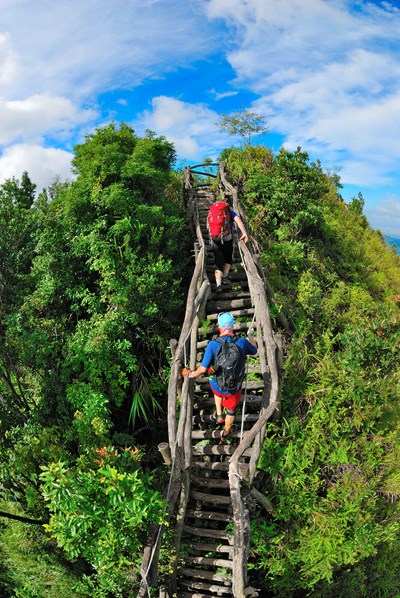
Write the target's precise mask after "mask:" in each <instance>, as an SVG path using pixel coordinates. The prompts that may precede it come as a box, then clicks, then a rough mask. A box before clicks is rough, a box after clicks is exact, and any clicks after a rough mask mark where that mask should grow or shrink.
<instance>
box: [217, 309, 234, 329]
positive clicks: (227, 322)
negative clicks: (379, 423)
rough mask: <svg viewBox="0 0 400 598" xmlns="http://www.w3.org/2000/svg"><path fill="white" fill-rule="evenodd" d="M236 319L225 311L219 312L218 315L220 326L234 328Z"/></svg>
mask: <svg viewBox="0 0 400 598" xmlns="http://www.w3.org/2000/svg"><path fill="white" fill-rule="evenodd" d="M234 323H235V320H234V318H233V316H231V314H228V312H225V313H223V314H219V316H218V326H219V327H220V328H233V325H234Z"/></svg>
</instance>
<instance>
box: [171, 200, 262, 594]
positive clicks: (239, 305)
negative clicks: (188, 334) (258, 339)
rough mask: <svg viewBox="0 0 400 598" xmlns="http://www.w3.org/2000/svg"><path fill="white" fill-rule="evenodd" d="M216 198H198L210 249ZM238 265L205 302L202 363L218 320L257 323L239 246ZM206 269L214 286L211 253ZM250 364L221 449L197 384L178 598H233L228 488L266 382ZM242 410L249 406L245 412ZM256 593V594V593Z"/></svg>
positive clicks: (202, 383) (238, 326)
mask: <svg viewBox="0 0 400 598" xmlns="http://www.w3.org/2000/svg"><path fill="white" fill-rule="evenodd" d="M213 201H215V196H214V194H213V193H211V192H207V191H204V190H201V191H198V192H197V194H196V206H197V209H198V214H199V221H200V228H201V232H202V234H203V238H204V241H205V243H206V246H207V245H208V233H207V225H206V220H207V214H208V208H209V206H210V205H211V203H212V202H213ZM234 257H235V259H234V265H233V268H232V270H231V273H230V276H229V278H228V282H227V283H225V284H223V292H222V293H221V294H215V293H214V292H211V294H210V296H209V299H208V300H207V302H206V304H205V313H204V316H205V320H206V325H205V326H203V324H202V322H199V324H198V329H197V338H198V341H197V345H196V348H197V351H196V359H197V362H200V361H201V359H202V357H203V353H204V350H205V347H206V346H207V343H208V341H209V340H210V339H211V338H213V337H215V336H217V332H218V329H217V317H218V314H219V313H221V312H224V311H229V312H230V313H231V314H232V315H233V316H234V317H235V328H234V332H235V334H239V335H240V334H242V333H245V332H246V331H247V329H248V328H249V327H250V326H256V322H255V321H253V317H254V307H253V306H252V299H251V295H250V291H249V286H248V281H247V276H246V272H245V271H244V269H243V265H242V263H241V256H240V252H239V247H238V246H237V245H236V247H235V252H234ZM206 270H207V276H208V277H209V279H210V281H212V282H211V284H212V289H213V288H214V259H213V255H212V252H211V251H210V250H209V249H208V251H207V256H206ZM251 361H252V363H251V365H248V373H251V381H247V382H246V383H245V388H244V391H243V396H242V401H241V403H240V404H239V406H238V409H237V416H236V420H235V424H234V426H235V431H234V433H233V440H232V441H231V440H229V441H228V442H229V444H228V445H227V446H225V445H221V443H220V434H221V429H222V427H223V426H219V425H215V424H213V422H212V421H211V419H210V414H211V413H212V412H213V410H214V408H215V405H214V398H213V395H212V393H211V391H210V387H209V384H208V378H197V380H196V383H195V385H194V397H193V417H192V434H191V439H192V463H191V476H190V491H189V497H188V502H187V507H186V516H185V522H184V526H183V534H182V543H181V549H180V557H179V566H178V568H177V594H176V595H177V597H178V598H187V597H189V596H190V597H192V598H193V597H196V598H210V596H224V597H228V596H233V595H234V594H233V590H232V568H233V553H234V547H233V516H232V505H231V497H230V487H229V479H228V473H229V458H230V456H231V455H233V453H234V451H235V449H236V447H237V446H238V444H239V440H240V438H241V436H242V434H243V433H244V432H245V431H246V430H248V429H250V428H251V426H252V425H253V423H254V422H255V421H257V420H258V417H259V410H260V407H261V403H262V391H263V389H264V382H263V380H262V374H261V369H260V363H259V360H258V359H257V358H252V360H251ZM243 406H244V407H245V409H244V413H242V412H243ZM251 454H252V449H247V450H246V451H245V452H244V453H243V456H242V458H241V460H240V467H239V469H240V475H242V476H244V477H245V476H246V475H247V476H248V471H249V464H248V463H249V459H250V457H251ZM254 595H255V594H254Z"/></svg>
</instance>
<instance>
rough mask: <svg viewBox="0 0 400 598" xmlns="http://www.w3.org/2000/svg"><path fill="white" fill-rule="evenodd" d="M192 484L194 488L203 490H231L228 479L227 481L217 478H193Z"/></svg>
mask: <svg viewBox="0 0 400 598" xmlns="http://www.w3.org/2000/svg"><path fill="white" fill-rule="evenodd" d="M190 481H191V484H193V485H194V486H202V487H203V488H229V480H228V478H225V479H215V478H204V477H203V478H201V477H198V476H193V475H192V477H191V479H190Z"/></svg>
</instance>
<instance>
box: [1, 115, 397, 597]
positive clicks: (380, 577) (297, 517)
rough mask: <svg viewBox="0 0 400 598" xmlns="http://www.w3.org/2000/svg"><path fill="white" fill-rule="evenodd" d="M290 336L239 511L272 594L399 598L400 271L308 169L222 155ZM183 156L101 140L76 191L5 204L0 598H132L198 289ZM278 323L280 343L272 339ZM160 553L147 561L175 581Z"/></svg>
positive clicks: (81, 154)
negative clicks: (249, 494)
mask: <svg viewBox="0 0 400 598" xmlns="http://www.w3.org/2000/svg"><path fill="white" fill-rule="evenodd" d="M221 159H224V160H226V163H227V170H228V175H229V178H230V180H231V182H232V183H234V184H235V185H236V184H237V185H239V187H240V189H241V201H242V205H243V207H244V209H245V212H246V216H247V219H248V227H249V229H250V230H251V232H252V233H253V235H254V236H255V237H256V238H257V240H258V248H259V253H260V259H261V262H262V264H263V267H264V271H265V276H266V279H267V280H268V283H269V285H270V287H271V289H272V291H273V294H274V300H273V301H272V302H271V316H272V318H273V322H274V327H275V329H276V330H277V331H281V332H283V334H284V338H285V363H284V370H285V371H284V384H283V390H282V418H281V420H279V421H275V422H274V423H271V424H270V426H269V430H268V436H267V439H266V442H265V446H264V450H263V453H262V459H261V463H260V470H261V472H260V473H261V476H262V488H261V489H262V491H263V492H264V494H266V495H267V496H268V497H269V499H270V500H271V502H272V504H273V506H274V512H273V513H272V514H270V513H267V512H264V511H258V510H257V508H256V507H255V506H254V507H252V508H253V513H252V516H253V528H252V547H251V563H250V566H251V567H252V568H253V571H252V576H253V577H254V581H253V585H255V586H256V587H260V588H261V589H262V592H264V593H263V595H264V596H279V597H282V596H294V597H297V596H306V595H307V596H315V597H318V596H321V597H329V596H332V598H333V597H337V596H343V597H346V598H349V597H350V598H351V597H352V596H354V597H357V596H371V595H372V596H393V597H394V596H396V595H397V594H399V593H400V574H399V562H400V548H399V546H400V542H399V524H400V522H399V501H398V499H399V495H400V466H399V463H400V459H399V457H400V454H399V453H400V448H399V442H398V439H399V428H400V418H399V410H400V405H399V398H398V397H399V396H400V393H399V390H400V389H399V352H400V332H399V305H400V289H399V280H400V258H399V256H398V255H396V253H395V251H392V250H391V249H390V248H388V247H387V245H386V244H385V242H384V239H383V237H382V235H381V234H380V233H379V232H376V231H373V230H372V229H371V228H370V227H369V225H368V223H367V221H366V219H365V217H364V216H363V213H362V208H363V199H362V197H361V196H359V197H357V198H354V199H353V201H352V202H350V203H349V204H346V203H345V202H344V201H343V200H342V198H341V197H340V181H338V180H337V178H335V177H332V178H330V177H329V176H327V175H326V174H325V173H324V172H323V171H322V169H321V167H320V165H319V164H311V163H310V162H309V159H308V156H307V154H306V153H304V152H302V151H301V150H300V149H299V150H297V151H295V152H286V151H282V152H280V153H279V154H278V155H276V156H274V155H273V154H272V153H271V151H270V150H268V149H267V148H265V147H262V146H260V147H252V146H247V147H246V148H244V149H228V150H225V151H224V152H223V153H222V156H221ZM174 160H175V151H174V148H173V146H172V145H171V144H170V143H169V142H168V141H167V140H166V139H164V138H163V137H157V136H156V135H154V134H153V133H151V132H149V133H148V134H147V136H146V137H143V138H141V137H138V136H136V135H135V133H134V132H133V131H132V130H131V129H130V128H129V127H128V126H127V125H124V124H122V125H121V126H120V127H119V128H117V127H116V126H115V125H109V126H106V127H104V128H101V129H98V130H97V131H96V132H95V133H94V134H92V135H89V136H88V137H87V139H86V140H85V142H84V143H82V144H80V145H78V146H77V147H76V148H75V157H74V161H73V166H74V169H75V174H76V180H75V181H74V182H57V183H55V184H54V185H52V186H50V187H49V188H48V189H46V190H45V191H44V192H43V193H41V194H40V195H39V197H38V198H37V199H35V185H34V184H33V183H32V182H31V180H30V178H29V175H28V174H26V173H25V174H24V175H23V177H22V178H21V181H17V180H11V181H7V183H5V184H3V185H2V186H1V187H0V206H1V210H0V252H1V260H0V305H1V313H0V431H1V445H0V498H1V500H0V511H1V513H0V514H1V515H2V517H1V520H0V521H1V524H0V536H1V537H0V540H1V542H0V592H1V593H2V595H4V596H5V597H7V596H10V597H11V596H21V597H24V598H27V597H29V598H31V597H32V598H33V597H35V598H51V597H53V596H55V595H57V596H59V598H70V597H71V596H76V597H77V598H79V597H90V598H93V597H94V598H114V597H117V598H127V597H131V596H136V594H137V586H138V580H139V564H140V559H141V553H142V549H143V545H144V541H145V538H146V533H147V530H148V527H149V524H150V523H151V522H152V521H158V522H161V521H162V519H163V512H164V510H163V509H164V501H163V491H164V489H165V484H166V475H167V472H166V470H165V468H164V467H162V466H161V464H160V458H159V456H158V454H157V450H156V446H157V443H158V442H160V441H161V440H166V426H165V397H166V396H167V393H166V386H167V380H168V368H169V350H168V341H169V339H170V338H174V337H177V335H178V334H179V329H180V324H181V322H182V318H183V311H184V305H185V296H186V290H187V284H188V280H190V276H191V273H192V266H193V260H192V256H191V249H192V247H191V242H190V239H189V234H188V229H187V226H186V221H185V213H184V210H183V207H182V197H181V195H182V191H181V176H180V173H179V172H176V171H174V168H173V167H174ZM283 316H284V317H285V318H286V320H287V321H288V322H289V326H290V331H288V330H286V329H283V328H282V326H281V322H282V321H283ZM168 562H169V557H168V554H161V563H162V565H163V566H164V567H165V568H166V569H167V567H168Z"/></svg>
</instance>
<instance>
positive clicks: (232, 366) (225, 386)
mask: <svg viewBox="0 0 400 598" xmlns="http://www.w3.org/2000/svg"><path fill="white" fill-rule="evenodd" d="M237 340H238V337H237V336H233V337H231V338H230V341H228V340H226V339H224V338H222V337H219V338H217V339H216V341H217V342H218V343H219V344H220V347H219V349H218V352H217V354H216V357H215V361H214V366H213V369H214V372H215V376H216V379H217V383H218V386H219V388H220V389H221V390H223V391H229V392H230V393H232V394H234V393H236V392H237V391H239V390H240V389H241V387H242V384H243V380H244V378H245V374H246V355H245V353H244V352H243V351H242V349H241V348H240V347H239V346H238V345H237V344H236V341H237Z"/></svg>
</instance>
